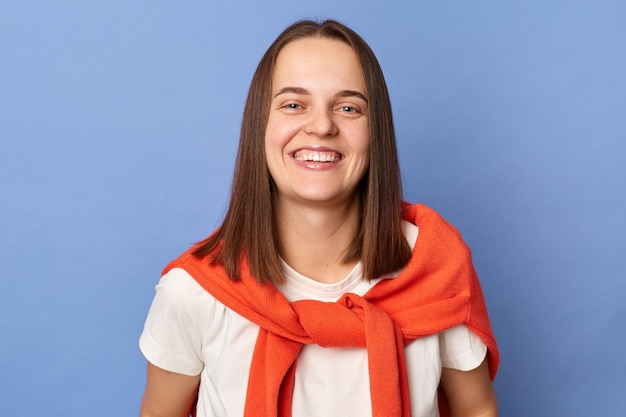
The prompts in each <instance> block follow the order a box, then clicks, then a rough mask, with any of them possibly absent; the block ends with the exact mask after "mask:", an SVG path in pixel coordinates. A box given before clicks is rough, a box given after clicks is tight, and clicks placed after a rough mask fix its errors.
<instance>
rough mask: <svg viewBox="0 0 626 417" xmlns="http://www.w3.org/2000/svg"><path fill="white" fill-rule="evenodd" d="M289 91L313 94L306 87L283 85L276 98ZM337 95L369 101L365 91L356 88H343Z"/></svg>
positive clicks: (275, 95)
mask: <svg viewBox="0 0 626 417" xmlns="http://www.w3.org/2000/svg"><path fill="white" fill-rule="evenodd" d="M287 93H293V94H302V95H307V96H310V95H311V92H310V91H309V90H307V89H306V88H302V87H283V88H281V89H280V90H278V92H277V93H276V94H274V98H276V97H278V96H279V95H281V94H287ZM335 97H358V98H360V99H361V100H363V101H365V102H366V103H367V97H365V95H364V94H363V93H361V92H359V91H355V90H341V91H339V92H337V94H335Z"/></svg>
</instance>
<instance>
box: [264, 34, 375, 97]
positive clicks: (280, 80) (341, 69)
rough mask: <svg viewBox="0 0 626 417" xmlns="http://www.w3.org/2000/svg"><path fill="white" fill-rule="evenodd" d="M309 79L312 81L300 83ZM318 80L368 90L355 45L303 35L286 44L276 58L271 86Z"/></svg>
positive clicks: (310, 82)
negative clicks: (353, 46) (353, 47)
mask: <svg viewBox="0 0 626 417" xmlns="http://www.w3.org/2000/svg"><path fill="white" fill-rule="evenodd" d="M307 83H308V84H311V85H301V84H307ZM318 84H325V85H332V84H335V85H336V87H337V88H339V87H341V88H351V89H356V90H361V91H363V92H365V81H364V78H363V70H362V68H361V64H360V62H359V59H358V57H357V55H356V53H355V52H354V50H353V49H352V47H350V45H348V44H347V43H345V42H342V41H340V40H336V39H328V38H304V39H298V40H295V41H293V42H290V43H288V44H287V45H285V46H284V47H283V49H282V50H281V51H280V52H279V54H278V57H277V58H276V64H275V66H274V73H273V74H272V85H273V88H272V89H273V90H277V89H280V88H282V87H285V86H287V85H288V86H303V87H307V88H309V87H313V86H315V85H318ZM339 84H341V85H339Z"/></svg>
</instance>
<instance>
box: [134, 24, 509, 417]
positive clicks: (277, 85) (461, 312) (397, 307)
mask: <svg viewBox="0 0 626 417" xmlns="http://www.w3.org/2000/svg"><path fill="white" fill-rule="evenodd" d="M140 346H141V349H142V352H143V353H144V355H145V356H146V358H147V359H148V378H147V384H146V391H145V394H144V398H143V401H142V407H141V415H142V416H146V417H148V416H187V415H188V414H189V413H190V412H192V413H197V415H198V416H242V415H245V416H249V417H252V416H255V417H256V416H278V415H279V416H289V415H293V416H297V417H299V416H324V417H327V416H342V417H344V416H367V415H371V416H375V417H380V416H385V417H390V416H414V417H415V416H437V415H439V412H440V411H441V412H442V413H443V414H447V413H448V412H450V413H451V414H452V415H455V416H479V415H480V416H495V415H497V410H496V402H495V396H494V392H493V388H492V385H491V378H493V376H494V375H495V372H496V368H497V365H498V352H497V347H496V344H495V340H494V338H493V335H492V332H491V328H490V325H489V320H488V317H487V313H486V309H485V305H484V301H483V298H482V293H481V291H480V286H479V284H478V281H477V278H476V275H475V273H474V269H473V267H472V264H471V259H470V254H469V250H468V249H467V247H466V246H465V245H464V244H463V242H462V240H461V238H460V236H459V235H458V233H457V232H456V230H455V229H454V228H453V227H452V226H450V225H449V224H447V223H446V222H445V221H444V220H442V219H441V218H440V217H439V216H438V215H437V214H436V213H435V212H433V211H432V210H430V209H428V208H427V207H425V206H421V205H415V206H410V205H408V204H406V203H403V202H402V200H401V186H400V174H399V168H398V161H397V154H396V147H395V138H394V132H393V123H392V115H391V106H390V103H389V97H388V93H387V89H386V86H385V82H384V78H383V74H382V72H381V70H380V67H379V64H378V62H377V60H376V57H375V56H374V54H373V52H372V51H371V50H370V48H369V47H368V45H367V44H366V43H365V42H364V41H363V40H362V39H361V38H360V37H359V35H357V34H356V33H355V32H353V31H352V30H350V29H349V28H347V27H345V26H344V25H342V24H340V23H337V22H335V21H325V22H323V23H316V22H312V21H302V22H298V23H296V24H294V25H292V26H290V27H289V28H287V29H286V30H285V31H284V32H283V33H282V34H281V35H280V36H279V37H278V38H277V39H276V41H275V42H274V43H273V44H272V46H271V47H270V48H269V49H268V51H267V52H266V53H265V55H264V56H263V58H262V60H261V62H260V64H259V66H258V68H257V71H256V72H255V74H254V77H253V80H252V83H251V86H250V91H249V95H248V99H247V103H246V107H245V110H244V118H243V124H242V131H241V138H240V144H239V153H238V156H237V165H236V170H235V176H234V181H233V191H232V196H231V201H230V205H229V209H228V212H227V214H226V216H225V219H224V222H223V224H222V226H221V227H220V228H219V229H218V230H217V231H216V232H215V233H214V234H212V235H211V236H210V237H209V238H208V239H206V240H205V241H203V242H200V243H199V244H197V245H195V246H194V247H193V248H191V249H190V250H189V251H187V252H185V253H184V254H183V255H181V256H180V257H179V258H177V259H176V260H175V261H173V262H172V263H170V264H169V265H168V266H167V267H166V269H165V271H164V275H163V277H162V278H161V281H160V282H159V285H158V286H157V294H156V296H155V299H154V301H153V304H152V307H151V309H150V313H149V315H148V318H147V320H146V325H145V329H144V332H143V334H142V336H141V340H140Z"/></svg>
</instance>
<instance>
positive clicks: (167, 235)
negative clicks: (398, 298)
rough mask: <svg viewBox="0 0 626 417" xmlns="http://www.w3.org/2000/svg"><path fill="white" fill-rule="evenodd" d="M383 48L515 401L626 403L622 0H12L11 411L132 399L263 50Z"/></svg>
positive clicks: (0, 378) (572, 405)
mask: <svg viewBox="0 0 626 417" xmlns="http://www.w3.org/2000/svg"><path fill="white" fill-rule="evenodd" d="M304 17H318V18H325V17H332V18H335V19H338V20H341V21H343V22H344V23H347V24H348V25H350V26H351V27H353V28H354V29H355V30H357V31H358V32H359V33H360V34H361V35H362V36H363V37H364V38H365V39H366V40H367V41H368V42H369V43H370V45H371V46H372V48H373V49H374V51H375V52H376V53H377V55H378V57H379V59H380V62H381V65H382V67H383V70H384V71H385V74H386V77H387V81H388V85H389V89H390V94H391V98H392V102H393V107H394V114H395V123H396V129H397V135H398V146H399V151H400V156H401V165H402V171H403V180H404V191H405V196H406V199H407V200H410V201H412V202H422V203H425V204H427V205H430V206H431V207H433V208H435V209H436V210H438V211H439V212H440V213H442V214H443V215H444V216H445V217H446V218H447V219H448V220H449V221H451V222H452V223H453V224H454V225H456V226H457V228H458V229H459V230H460V231H461V232H462V234H463V235H464V237H465V239H466V241H467V242H468V243H469V245H470V246H471V248H472V250H473V254H474V261H475V264H476V269H477V271H478V273H479V275H480V277H481V281H482V285H483V288H484V291H485V294H486V297H487V302H488V306H489V310H490V314H491V317H492V323H493V326H494V330H495V332H496V335H497V337H498V340H499V344H500V348H501V352H502V364H501V368H500V373H499V374H498V376H497V378H496V383H495V386H496V390H497V394H498V399H499V404H500V409H501V415H502V416H505V417H507V416H511V417H518V416H519V417H522V416H581V417H582V416H585V417H588V416H600V415H625V413H626V395H624V394H625V393H626V359H625V357H626V325H625V320H626V261H625V259H626V208H625V207H626V169H625V166H626V75H625V74H626V3H625V2H623V1H618V0H613V1H571V0H570V1H557V0H536V1H525V2H501V1H495V0H494V1H472V2H468V1H446V2H432V1H415V2H408V1H407V2H401V1H359V2H335V1H330V0H325V1H317V2H310V3H306V2H290V3H285V2H279V1H264V2H253V1H247V2H246V1H240V2H226V1H177V2H174V1H170V2H166V1H156V0H155V1H133V2H127V1H117V0H115V1H114V0H111V1H99V2H97V1H85V0H74V1H70V0H66V1H27V0H25V1H17V0H14V1H5V2H2V4H1V5H0V261H1V265H2V273H1V274H0V288H1V289H0V415H1V416H3V417H4V416H6V417H13V416H84V415H89V416H96V417H97V416H134V415H137V413H138V406H139V402H140V399H141V395H142V391H143V386H144V383H145V375H144V372H145V361H144V359H143V357H142V356H141V354H140V352H139V349H138V346H137V340H138V337H139V334H140V333H141V329H142V326H143V321H144V319H145V316H146V313H147V310H148V307H149V305H150V302H151V299H152V296H153V287H154V285H155V284H156V282H157V280H158V278H159V274H160V271H161V268H162V267H163V266H164V265H165V264H166V263H167V261H168V260H170V259H172V258H173V257H174V256H176V255H177V254H178V253H180V252H181V251H182V250H184V249H186V248H187V247H188V246H189V245H190V244H191V243H193V242H195V241H197V240H199V239H201V238H203V237H205V236H206V235H207V234H208V233H209V232H211V231H212V230H213V229H214V228H215V227H216V226H217V225H218V224H219V222H220V220H221V217H222V215H223V213H224V210H225V207H226V204H227V199H228V194H229V188H230V177H231V173H232V168H233V162H234V157H235V152H236V145H237V140H238V130H239V124H240V121H241V114H242V110H243V103H244V100H245V95H246V92H247V88H248V85H249V81H250V78H251V76H252V73H253V71H254V69H255V66H256V64H257V63H258V60H259V59H260V57H261V55H262V53H263V52H264V51H265V49H266V48H267V47H268V46H269V44H270V43H271V41H272V40H273V39H274V37H275V36H276V35H278V33H279V32H280V31H282V29H284V28H285V27H286V26H287V25H289V24H290V23H292V22H294V21H295V20H297V19H300V18H304Z"/></svg>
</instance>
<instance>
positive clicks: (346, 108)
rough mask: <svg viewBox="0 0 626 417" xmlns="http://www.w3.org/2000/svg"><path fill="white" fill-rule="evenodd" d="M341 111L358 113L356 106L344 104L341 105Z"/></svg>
mask: <svg viewBox="0 0 626 417" xmlns="http://www.w3.org/2000/svg"><path fill="white" fill-rule="evenodd" d="M341 111H342V112H345V113H356V112H357V110H356V109H355V108H354V107H350V106H342V107H341Z"/></svg>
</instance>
